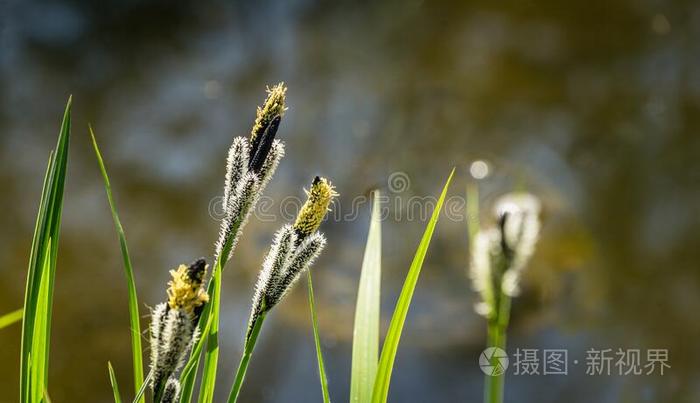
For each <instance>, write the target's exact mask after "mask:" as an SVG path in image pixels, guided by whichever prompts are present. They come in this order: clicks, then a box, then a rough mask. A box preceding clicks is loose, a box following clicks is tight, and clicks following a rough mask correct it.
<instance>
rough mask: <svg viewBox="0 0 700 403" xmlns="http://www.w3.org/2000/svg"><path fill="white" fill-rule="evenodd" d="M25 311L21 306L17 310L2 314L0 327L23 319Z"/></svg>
mask: <svg viewBox="0 0 700 403" xmlns="http://www.w3.org/2000/svg"><path fill="white" fill-rule="evenodd" d="M23 313H24V310H23V309H22V308H19V309H18V310H16V311H12V312H9V313H6V314H4V315H2V316H0V329H2V328H5V327H7V326H10V325H11V324H13V323H17V322H19V321H20V320H22V316H23Z"/></svg>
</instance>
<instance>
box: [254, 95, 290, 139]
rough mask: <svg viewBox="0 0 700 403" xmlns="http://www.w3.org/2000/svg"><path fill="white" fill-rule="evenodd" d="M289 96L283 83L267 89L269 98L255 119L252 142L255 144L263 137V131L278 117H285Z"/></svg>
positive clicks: (259, 108) (260, 107)
mask: <svg viewBox="0 0 700 403" xmlns="http://www.w3.org/2000/svg"><path fill="white" fill-rule="evenodd" d="M286 95H287V87H286V86H285V85H284V83H283V82H281V83H279V84H277V85H275V86H273V87H272V88H270V87H268V88H267V98H266V99H265V103H264V104H263V106H259V107H258V112H257V116H256V117H255V125H253V130H252V131H251V133H250V142H251V144H254V143H255V141H256V139H257V138H258V136H260V135H262V133H263V131H265V129H266V128H267V126H268V125H269V124H270V122H272V120H273V119H274V118H275V117H277V116H280V117H282V116H284V112H285V111H286V110H287V107H286V105H285V100H286Z"/></svg>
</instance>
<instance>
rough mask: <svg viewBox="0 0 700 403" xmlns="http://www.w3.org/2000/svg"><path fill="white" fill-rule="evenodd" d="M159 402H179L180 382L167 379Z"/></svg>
mask: <svg viewBox="0 0 700 403" xmlns="http://www.w3.org/2000/svg"><path fill="white" fill-rule="evenodd" d="M160 401H161V403H177V402H179V401H180V382H178V380H177V379H175V378H170V379H168V382H166V384H165V390H164V391H163V397H162V399H161V400H160Z"/></svg>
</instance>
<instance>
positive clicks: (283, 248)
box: [251, 225, 296, 322]
mask: <svg viewBox="0 0 700 403" xmlns="http://www.w3.org/2000/svg"><path fill="white" fill-rule="evenodd" d="M295 243H296V234H295V233H294V229H292V226H291V225H285V226H284V227H282V228H280V229H279V230H278V231H277V232H276V233H275V236H274V238H273V241H272V245H271V246H270V250H269V251H268V253H267V255H265V260H264V261H263V265H262V269H261V270H260V273H259V274H258V281H257V283H256V286H255V296H254V297H253V310H252V313H251V315H252V316H257V315H259V314H260V313H262V310H263V302H266V301H267V298H268V296H269V295H272V294H275V293H276V291H275V290H273V288H274V287H276V286H277V278H278V277H279V275H280V273H282V272H283V271H284V269H285V266H286V265H287V264H288V261H289V258H290V256H291V254H292V252H293V251H294V245H295ZM269 308H271V306H268V305H267V303H266V305H265V309H266V310H267V309H269ZM251 322H252V321H251Z"/></svg>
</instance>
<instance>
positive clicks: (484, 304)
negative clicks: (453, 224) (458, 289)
mask: <svg viewBox="0 0 700 403" xmlns="http://www.w3.org/2000/svg"><path fill="white" fill-rule="evenodd" d="M499 242H500V235H499V233H498V230H496V229H487V230H481V231H479V232H478V233H477V234H476V236H475V237H474V241H473V242H472V248H473V249H472V251H471V265H470V268H469V277H470V278H471V280H472V288H473V289H474V291H476V292H478V293H479V294H480V296H481V301H480V302H479V303H477V305H476V306H475V309H476V312H477V313H478V314H479V315H482V316H485V317H487V318H488V317H491V316H492V315H493V313H494V312H493V311H494V306H495V299H496V296H495V291H494V272H493V267H492V263H493V258H492V256H493V253H494V249H495V248H498V244H499Z"/></svg>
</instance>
